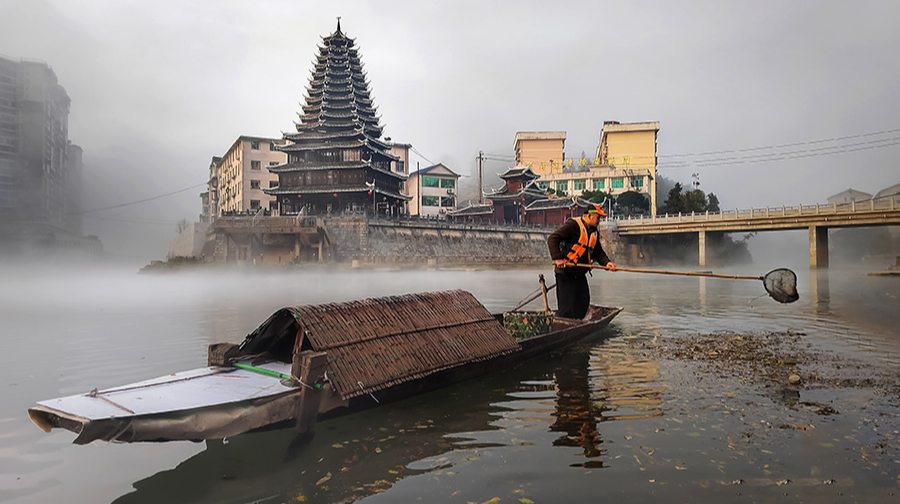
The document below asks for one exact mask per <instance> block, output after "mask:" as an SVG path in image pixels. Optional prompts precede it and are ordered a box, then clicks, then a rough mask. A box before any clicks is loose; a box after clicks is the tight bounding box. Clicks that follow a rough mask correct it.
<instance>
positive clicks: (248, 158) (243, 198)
mask: <svg viewBox="0 0 900 504" xmlns="http://www.w3.org/2000/svg"><path fill="white" fill-rule="evenodd" d="M284 143H285V141H284V139H281V138H266V137H256V136H244V135H242V136H240V137H238V138H237V140H235V141H234V143H233V144H232V145H231V148H229V149H228V151H227V152H226V153H225V155H224V156H222V157H221V158H216V157H214V158H213V160H212V162H211V163H210V179H209V186H208V190H207V192H205V193H203V194H201V195H200V197H201V202H202V203H203V206H204V207H205V208H206V209H207V211H208V212H209V215H211V216H217V215H221V214H222V212H245V211H258V210H259V209H261V208H264V209H271V210H274V209H275V208H276V203H275V200H276V198H275V196H269V195H268V194H266V193H265V192H264V189H269V188H275V187H278V176H277V175H275V174H273V173H271V172H269V167H274V166H278V165H282V164H285V162H287V155H286V154H285V153H284V152H281V151H278V150H276V149H275V146H276V145H284ZM201 222H203V215H202V213H201Z"/></svg>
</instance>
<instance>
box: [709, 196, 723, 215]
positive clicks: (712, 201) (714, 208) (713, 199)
mask: <svg viewBox="0 0 900 504" xmlns="http://www.w3.org/2000/svg"><path fill="white" fill-rule="evenodd" d="M706 200H707V201H708V202H709V203H708V204H707V205H706V209H707V210H709V211H710V212H721V211H722V209H721V208H719V197H718V196H716V195H715V193H709V195H708V196H707V197H706Z"/></svg>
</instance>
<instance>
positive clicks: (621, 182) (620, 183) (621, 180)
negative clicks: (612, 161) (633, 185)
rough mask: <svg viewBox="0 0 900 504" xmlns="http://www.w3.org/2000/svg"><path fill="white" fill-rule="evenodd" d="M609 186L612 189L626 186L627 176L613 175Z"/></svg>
mask: <svg viewBox="0 0 900 504" xmlns="http://www.w3.org/2000/svg"><path fill="white" fill-rule="evenodd" d="M609 187H610V188H612V189H621V188H623V187H625V177H613V179H612V182H611V183H610V184H609Z"/></svg>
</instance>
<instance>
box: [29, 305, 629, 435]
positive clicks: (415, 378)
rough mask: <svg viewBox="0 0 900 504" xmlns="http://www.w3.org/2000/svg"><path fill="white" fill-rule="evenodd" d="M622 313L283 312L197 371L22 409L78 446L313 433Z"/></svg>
mask: <svg viewBox="0 0 900 504" xmlns="http://www.w3.org/2000/svg"><path fill="white" fill-rule="evenodd" d="M620 311H621V308H608V307H602V306H595V305H592V306H591V307H590V309H589V312H588V314H587V315H586V316H585V318H584V319H582V320H574V319H568V318H563V317H556V316H554V315H552V314H548V313H545V312H507V313H505V314H494V315H492V314H490V313H489V312H488V311H487V310H486V309H485V308H484V306H483V305H481V303H479V302H478V301H477V300H476V299H475V298H474V296H472V294H470V293H468V292H465V291H445V292H435V293H424V294H410V295H406V296H392V297H386V298H377V299H367V300H362V301H354V302H349V303H331V304H327V305H314V306H301V307H290V308H283V309H281V310H279V311H277V312H276V313H275V314H273V315H272V316H271V317H269V319H268V320H266V321H265V322H263V324H261V325H260V326H259V327H258V328H257V329H256V330H255V331H253V332H252V333H250V334H249V335H248V336H247V338H246V339H245V340H244V341H243V343H241V344H240V345H234V344H228V343H224V344H214V345H210V351H209V354H210V356H209V362H208V366H207V367H205V368H200V369H194V370H191V371H184V372H180V373H174V374H171V375H167V376H163V377H160V378H156V379H153V380H147V381H143V382H138V383H133V384H130V385H125V386H122V387H116V388H111V389H106V390H101V391H98V390H96V389H94V390H92V391H90V392H88V393H86V394H79V395H73V396H68V397H62V398H58V399H51V400H46V401H40V402H38V404H37V406H34V407H32V408H30V409H29V410H28V414H29V416H30V418H31V419H32V421H34V423H35V424H37V425H38V426H39V427H41V428H42V429H44V430H45V431H46V432H50V430H51V429H53V428H63V429H67V430H70V431H72V432H75V433H76V434H78V436H77V437H76V438H75V440H74V443H75V444H85V443H89V442H91V441H94V440H103V441H111V442H123V443H130V442H141V441H175V440H193V441H199V440H203V439H221V438H225V437H229V436H234V435H237V434H241V433H244V432H250V431H254V430H260V429H268V428H284V427H290V426H294V427H295V428H296V429H297V430H298V432H310V431H312V430H313V428H314V425H315V422H316V420H317V419H321V418H327V417H331V416H336V415H340V414H343V413H349V412H352V411H358V410H360V409H364V408H369V407H373V406H377V405H378V404H380V403H382V402H388V401H392V400H397V399H402V398H405V397H409V396H411V395H414V394H418V393H422V392H426V391H429V390H433V389H436V388H439V387H443V386H446V385H449V384H452V383H457V382H460V381H463V380H466V379H470V378H473V377H476V376H481V375H484V374H486V373H489V372H491V371H495V370H498V369H502V368H504V367H506V366H510V365H513V364H515V363H517V362H520V361H522V360H525V359H528V358H531V357H534V356H537V355H541V354H545V353H547V352H549V351H551V350H553V349H556V348H559V347H562V346H564V345H567V344H570V343H572V342H574V341H577V340H579V339H581V338H584V337H586V336H588V335H590V334H593V333H596V331H598V330H599V329H601V328H603V327H605V326H606V325H607V324H609V322H610V321H611V320H612V319H613V318H614V317H615V316H616V315H618V313H619V312H620Z"/></svg>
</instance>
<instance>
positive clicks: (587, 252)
mask: <svg viewBox="0 0 900 504" xmlns="http://www.w3.org/2000/svg"><path fill="white" fill-rule="evenodd" d="M600 217H606V212H604V211H603V209H602V208H600V206H599V205H594V204H591V205H590V206H589V207H588V208H587V210H586V211H585V213H584V214H583V215H582V216H581V217H573V218H571V219H569V220H567V221H566V222H565V224H563V225H562V226H560V227H559V228H558V229H557V230H556V231H554V232H552V233H550V237H549V238H547V245H548V246H549V247H550V257H552V258H553V265H554V266H555V269H554V272H555V273H556V304H557V308H558V309H557V315H559V316H560V317H568V318H574V319H580V318H584V316H585V314H587V310H588V305H590V303H591V291H590V288H589V287H588V282H587V274H588V272H589V271H590V268H586V267H584V266H576V264H581V265H585V266H587V265H590V264H591V263H594V262H596V263H598V264H600V265H601V266H605V267H607V268H608V269H610V270H615V269H616V265H615V264H613V263H612V262H611V261H610V260H609V256H607V255H606V252H604V251H603V247H602V246H601V245H600V233H599V232H598V231H597V225H598V224H599V223H600Z"/></svg>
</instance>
